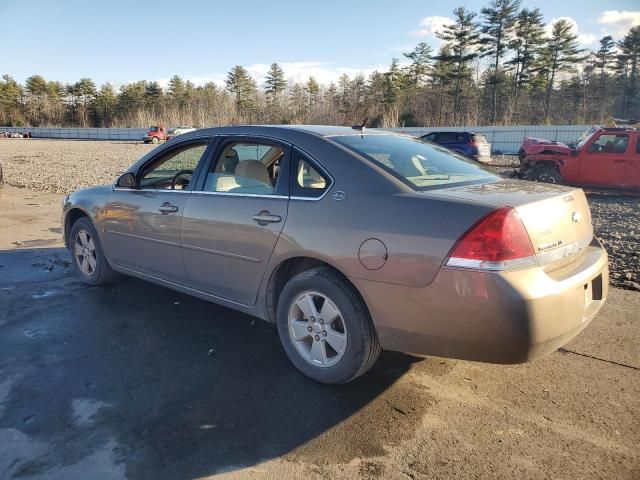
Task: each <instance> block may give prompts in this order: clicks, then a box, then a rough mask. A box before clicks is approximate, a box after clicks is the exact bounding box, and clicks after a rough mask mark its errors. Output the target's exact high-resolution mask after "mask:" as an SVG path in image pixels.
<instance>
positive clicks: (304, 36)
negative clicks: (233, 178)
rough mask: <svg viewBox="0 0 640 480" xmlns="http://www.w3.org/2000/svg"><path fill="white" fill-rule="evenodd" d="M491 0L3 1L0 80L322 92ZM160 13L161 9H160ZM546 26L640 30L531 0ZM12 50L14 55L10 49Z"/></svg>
mask: <svg viewBox="0 0 640 480" xmlns="http://www.w3.org/2000/svg"><path fill="white" fill-rule="evenodd" d="M462 3H465V5H466V6H467V7H468V8H469V9H471V10H474V11H476V12H479V10H480V9H481V8H482V7H483V6H484V5H486V4H487V3H488V0H487V1H475V0H471V1H467V2H459V1H457V2H442V1H440V2H430V1H427V0H402V1H393V2H392V1H382V0H368V1H349V0H341V1H334V0H324V1H322V2H313V3H312V2H304V1H303V0H298V1H294V0H283V1H277V0H273V1H271V2H265V1H242V0H237V1H224V2H222V1H220V2H216V1H188V0H183V1H176V0H172V1H161V0H153V1H146V2H136V1H131V0H130V1H127V2H124V1H120V0H107V1H102V2H90V1H85V2H82V1H68V0H56V1H55V2H49V1H28V2H27V1H13V0H0V32H1V34H0V35H1V38H2V40H3V41H2V43H3V47H4V48H3V49H2V54H1V55H2V56H1V57H0V75H1V74H4V73H8V74H10V75H12V76H13V77H14V78H16V79H17V80H18V81H20V82H23V81H24V79H25V78H27V77H28V76H30V75H33V74H36V73H37V74H40V75H43V76H44V77H45V78H47V79H52V80H60V81H63V82H75V81H77V80H78V79H79V78H81V77H90V78H92V79H93V80H94V81H95V82H96V83H97V84H102V83H105V82H107V81H109V82H112V83H114V84H116V85H120V84H122V83H126V82H130V81H135V80H140V79H145V80H158V81H160V82H161V83H163V84H164V83H166V80H167V79H168V78H169V77H170V76H172V75H173V74H178V75H180V76H182V77H184V78H187V79H191V80H192V81H193V82H195V83H196V84H202V83H204V82H205V81H209V80H212V81H216V82H218V83H221V82H222V81H223V80H224V77H225V75H226V72H227V71H228V70H229V69H230V68H231V67H233V66H234V65H243V66H245V67H247V68H248V69H249V71H250V72H251V73H252V75H254V76H255V77H256V79H257V80H258V81H260V80H261V78H262V76H263V75H264V72H265V71H266V69H267V68H268V66H269V64H270V63H271V62H279V63H281V64H282V65H283V67H284V69H285V73H286V74H287V76H288V77H289V78H290V79H293V80H301V79H306V78H307V77H308V76H309V75H314V76H315V77H316V78H317V79H318V80H319V81H321V82H322V83H327V82H328V81H331V80H333V79H335V78H337V76H338V75H339V74H341V73H347V74H350V75H352V74H354V73H356V72H358V71H362V72H363V73H365V74H368V73H369V72H370V71H372V70H373V69H384V68H386V66H387V65H388V64H389V62H390V60H391V58H392V57H401V56H402V52H403V51H407V50H410V49H411V48H412V47H413V46H415V45H416V44H417V43H418V42H421V41H425V42H427V43H430V44H431V45H433V46H434V47H437V45H438V44H439V42H438V40H437V39H436V38H435V35H434V30H437V29H438V28H439V26H440V25H442V23H443V22H447V17H448V18H450V17H451V16H452V13H451V12H452V10H453V8H455V7H456V6H458V5H460V4H462ZM151 6H152V7H151ZM523 6H526V7H530V8H532V7H535V6H538V7H540V9H541V10H542V12H543V13H544V15H545V20H546V21H547V22H550V21H552V20H553V19H556V18H560V17H570V18H571V19H572V20H573V21H574V22H575V28H576V30H577V33H578V34H579V35H580V40H581V41H582V43H583V45H584V46H585V47H595V46H596V44H597V41H598V39H600V38H601V37H602V36H603V35H605V34H611V35H613V36H614V37H615V38H619V37H620V35H621V34H622V33H623V32H624V31H626V30H628V28H629V27H630V26H632V25H638V24H640V8H638V7H640V5H639V4H638V2H637V0H615V1H607V2H603V1H601V0H600V1H595V0H563V1H558V0H554V1H552V0H542V1H533V0H524V1H523ZM7 47H9V48H7Z"/></svg>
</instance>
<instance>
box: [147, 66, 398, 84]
mask: <svg viewBox="0 0 640 480" xmlns="http://www.w3.org/2000/svg"><path fill="white" fill-rule="evenodd" d="M279 65H280V67H281V68H282V69H283V70H284V73H285V77H286V78H287V81H288V82H290V83H293V82H306V81H307V80H308V79H309V77H314V78H315V79H316V81H317V82H318V83H320V84H321V85H329V83H331V82H337V81H338V78H339V77H340V76H341V75H343V74H346V75H348V76H349V77H351V78H353V77H354V76H355V75H357V74H359V73H362V74H363V75H364V76H365V77H366V76H368V75H369V74H370V73H371V72H373V71H374V70H378V71H385V70H386V68H387V67H385V66H383V65H379V66H375V67H373V66H372V67H364V68H353V67H341V66H336V65H333V64H331V63H325V62H312V61H311V62H283V63H279ZM270 67H271V64H270V63H255V64H253V65H248V66H245V68H246V69H247V71H248V72H249V74H250V75H251V76H252V77H253V79H254V80H255V81H256V82H257V83H258V85H259V86H263V85H264V81H265V78H266V76H267V72H268V71H269V68H270ZM230 68H231V67H230ZM226 78H227V74H226V73H211V74H205V75H184V76H182V79H183V80H189V81H191V82H192V83H193V84H194V85H196V86H200V85H204V84H205V83H207V82H213V83H215V84H216V85H218V86H219V87H225V86H226V84H225V79H226ZM158 82H159V83H160V85H161V86H162V87H163V88H165V89H166V88H167V86H168V83H169V79H168V78H161V79H158Z"/></svg>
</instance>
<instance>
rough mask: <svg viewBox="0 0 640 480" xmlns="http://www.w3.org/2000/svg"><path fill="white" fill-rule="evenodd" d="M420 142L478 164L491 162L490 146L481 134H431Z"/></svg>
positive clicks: (423, 137) (424, 136)
mask: <svg viewBox="0 0 640 480" xmlns="http://www.w3.org/2000/svg"><path fill="white" fill-rule="evenodd" d="M420 139H421V140H427V141H429V142H433V143H437V144H438V145H442V146H443V147H446V148H448V149H449V150H453V151H454V152H457V153H460V154H461V155H464V156H465V157H469V158H471V159H473V160H476V161H478V162H483V163H488V162H490V161H491V144H490V143H489V142H487V139H486V138H485V137H484V135H482V134H481V133H476V132H431V133H427V134H426V135H423V136H421V137H420Z"/></svg>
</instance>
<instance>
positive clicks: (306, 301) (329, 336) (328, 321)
mask: <svg viewBox="0 0 640 480" xmlns="http://www.w3.org/2000/svg"><path fill="white" fill-rule="evenodd" d="M288 325H289V336H290V337H291V340H292V342H293V344H294V345H295V347H296V349H297V350H298V353H300V355H301V356H302V358H304V359H305V360H306V361H307V362H308V363H310V364H312V365H314V366H317V367H331V366H333V365H335V364H336V363H338V362H339V361H340V359H341V358H342V357H343V355H344V352H345V351H346V349H347V329H346V325H345V322H344V319H343V318H342V314H341V313H340V310H339V309H338V307H336V305H335V303H333V302H332V301H331V299H330V298H329V297H327V296H326V295H323V294H322V293H319V292H313V291H305V292H302V293H300V294H298V295H297V296H296V298H295V300H294V301H293V302H292V303H291V306H290V307H289V314H288Z"/></svg>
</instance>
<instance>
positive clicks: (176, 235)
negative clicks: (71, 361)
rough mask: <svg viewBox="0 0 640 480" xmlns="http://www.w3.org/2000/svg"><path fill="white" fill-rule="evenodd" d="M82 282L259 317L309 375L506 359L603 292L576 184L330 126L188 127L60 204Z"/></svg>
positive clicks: (555, 332) (557, 339)
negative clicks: (397, 360)
mask: <svg viewBox="0 0 640 480" xmlns="http://www.w3.org/2000/svg"><path fill="white" fill-rule="evenodd" d="M63 225H64V237H65V242H66V245H67V247H68V248H69V250H70V251H71V254H72V256H73V259H74V264H75V266H76V268H77V271H78V274H79V275H80V277H81V278H82V279H83V280H84V281H85V282H86V283H88V284H91V285H98V284H103V283H106V282H109V281H112V280H113V279H114V278H115V277H116V276H117V275H118V274H127V275H132V276H135V277H139V278H143V279H145V280H149V281H152V282H155V283H158V284H160V285H163V286H166V287H169V288H172V289H175V290H178V291H181V292H185V293H187V294H191V295H194V296H197V297H200V298H203V299H206V300H210V301H212V302H216V303H219V304H221V305H225V306H227V307H230V308H232V309H236V310H240V311H242V312H246V313H249V314H252V315H255V316H257V317H259V318H261V319H264V320H267V321H270V322H275V323H276V324H277V327H278V332H279V335H280V339H281V341H282V345H283V347H284V349H285V351H286V353H287V355H288V356H289V358H290V359H291V361H292V362H293V364H294V365H295V366H296V367H297V368H298V369H300V370H301V371H302V372H303V373H304V374H306V375H308V376H309V377H311V378H313V379H315V380H317V381H320V382H324V383H332V384H339V383H345V382H348V381H350V380H352V379H354V378H356V377H358V376H359V375H361V374H363V373H364V372H366V371H367V370H368V369H369V368H370V367H371V366H372V365H373V364H374V362H375V361H376V358H377V357H378V354H379V352H380V349H381V348H385V349H389V350H399V351H403V352H408V353H413V354H418V355H439V356H445V357H454V358H462V359H468V360H477V361H486V362H497V363H519V362H525V361H528V360H531V359H533V358H536V357H539V356H541V355H544V354H546V353H548V352H551V351H553V350H555V349H556V348H557V347H558V346H560V345H562V344H564V343H565V342H567V341H568V340H569V339H571V338H572V337H573V336H575V335H577V334H578V333H579V332H580V331H581V330H582V329H583V328H585V326H586V325H587V324H588V323H589V322H590V321H591V320H592V319H593V318H594V316H595V315H596V314H597V312H598V311H599V310H600V308H601V307H602V305H603V304H604V301H605V299H606V296H607V285H608V266H607V254H606V252H605V250H604V249H603V248H602V246H601V245H600V243H599V242H598V240H597V239H596V238H595V237H594V235H593V228H592V224H591V216H590V212H589V207H588V205H587V202H586V199H585V196H584V193H583V192H582V190H580V189H575V188H568V187H562V186H555V185H546V184H538V183H529V182H523V181H518V180H503V179H501V178H499V177H497V176H495V175H493V174H492V173H489V172H488V171H486V170H484V169H483V168H482V167H481V166H479V165H478V164H476V163H475V162H470V161H467V160H465V159H464V158H462V157H461V156H458V155H456V154H454V153H452V152H450V151H449V150H446V149H444V148H441V147H439V146H437V145H433V144H429V143H425V142H422V141H420V140H417V139H413V138H410V137H405V136H400V135H395V134H391V133H387V132H374V131H368V130H367V131H365V130H362V129H356V128H346V127H269V126H237V127H224V128H212V129H203V130H198V131H195V132H190V133H186V134H184V135H180V136H179V137H176V138H174V139H172V140H170V141H169V142H167V143H166V144H164V145H162V146H161V147H158V148H156V149H154V150H152V151H151V152H149V153H148V154H147V155H145V156H144V157H143V158H141V159H140V160H139V161H138V162H137V163H135V164H134V165H133V166H132V167H131V168H130V169H129V170H128V172H127V173H125V174H124V175H122V176H121V177H120V178H118V179H117V181H116V182H115V184H114V185H107V186H102V187H96V188H90V189H85V190H80V191H77V192H75V193H72V194H71V195H69V196H67V197H66V198H65V200H64V208H63Z"/></svg>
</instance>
